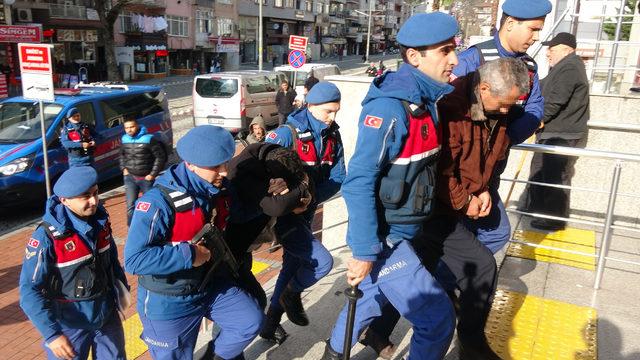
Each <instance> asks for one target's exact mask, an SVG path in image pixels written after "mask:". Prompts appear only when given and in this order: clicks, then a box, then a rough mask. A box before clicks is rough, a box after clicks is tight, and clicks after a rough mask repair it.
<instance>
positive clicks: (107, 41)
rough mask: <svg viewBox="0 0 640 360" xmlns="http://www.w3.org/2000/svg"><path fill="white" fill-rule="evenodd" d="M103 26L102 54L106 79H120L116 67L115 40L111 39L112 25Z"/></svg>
mask: <svg viewBox="0 0 640 360" xmlns="http://www.w3.org/2000/svg"><path fill="white" fill-rule="evenodd" d="M109 28H110V27H109V26H105V28H104V30H103V37H102V38H103V39H104V55H105V60H106V62H107V79H109V81H122V74H120V70H119V69H118V63H117V62H116V51H115V41H114V39H113V27H111V30H108V29H109Z"/></svg>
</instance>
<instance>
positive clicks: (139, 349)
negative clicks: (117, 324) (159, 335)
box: [122, 313, 147, 359]
mask: <svg viewBox="0 0 640 360" xmlns="http://www.w3.org/2000/svg"><path fill="white" fill-rule="evenodd" d="M122 326H123V327H124V339H125V344H124V349H125V351H126V352H127V359H135V358H137V357H138V356H140V355H142V354H144V353H145V352H146V351H147V344H145V342H144V341H142V339H140V334H142V322H140V318H139V317H138V313H135V314H133V316H131V317H130V318H128V319H127V320H125V321H124V322H123V323H122Z"/></svg>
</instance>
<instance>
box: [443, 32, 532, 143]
mask: <svg viewBox="0 0 640 360" xmlns="http://www.w3.org/2000/svg"><path fill="white" fill-rule="evenodd" d="M493 41H494V42H495V45H496V49H497V50H498V54H499V55H500V57H512V58H521V57H523V56H526V54H525V53H512V52H509V51H507V50H505V49H504V47H502V45H501V44H500V38H499V37H498V31H496V32H495V34H494V35H493ZM458 61H459V63H458V66H456V67H455V68H454V69H453V74H454V75H455V76H457V77H460V76H464V75H466V74H468V73H470V72H472V71H475V70H476V69H477V68H478V67H479V66H480V65H481V64H480V55H479V54H478V50H477V49H476V48H475V47H473V46H471V47H469V48H468V49H467V50H465V51H463V52H461V53H460V54H458ZM543 114H544V98H543V97H542V92H541V91H540V81H539V79H538V70H537V68H536V71H535V75H534V77H533V87H532V88H531V92H530V94H529V98H528V99H527V102H526V103H525V105H524V113H522V114H521V115H520V116H519V117H517V118H515V119H511V121H509V123H508V125H507V134H508V135H509V138H510V139H511V143H512V144H519V143H521V142H523V141H525V140H526V139H527V138H528V137H529V136H531V135H532V134H533V133H534V132H535V131H536V130H537V129H538V127H539V126H540V120H541V119H542V115H543Z"/></svg>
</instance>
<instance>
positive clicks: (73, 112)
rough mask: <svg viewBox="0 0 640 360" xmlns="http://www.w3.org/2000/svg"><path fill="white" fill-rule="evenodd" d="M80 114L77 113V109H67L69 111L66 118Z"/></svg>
mask: <svg viewBox="0 0 640 360" xmlns="http://www.w3.org/2000/svg"><path fill="white" fill-rule="evenodd" d="M79 113H80V112H79V111H78V108H74V107H73V108H71V109H69V111H67V118H70V117H72V116H73V115H75V114H79Z"/></svg>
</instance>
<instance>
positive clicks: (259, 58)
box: [258, 0, 262, 71]
mask: <svg viewBox="0 0 640 360" xmlns="http://www.w3.org/2000/svg"><path fill="white" fill-rule="evenodd" d="M258 70H260V71H262V0H258Z"/></svg>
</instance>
